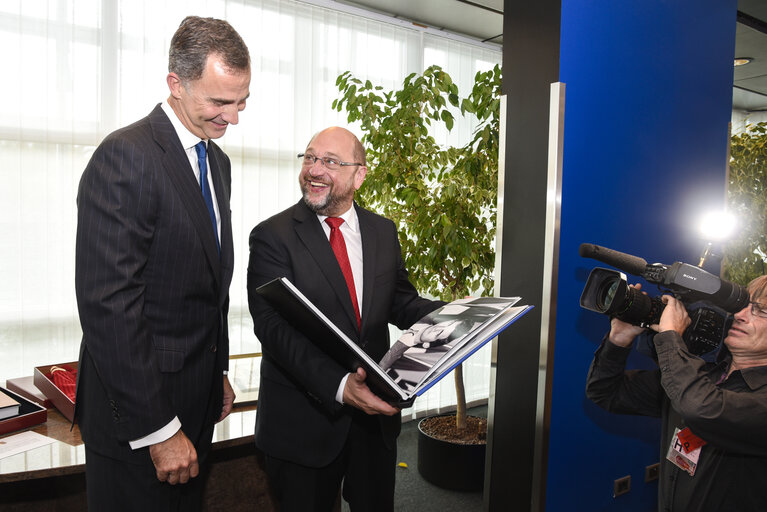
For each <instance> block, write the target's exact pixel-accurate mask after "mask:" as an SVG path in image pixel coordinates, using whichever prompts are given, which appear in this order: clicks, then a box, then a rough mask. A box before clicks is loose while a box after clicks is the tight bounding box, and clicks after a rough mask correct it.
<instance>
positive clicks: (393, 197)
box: [333, 66, 501, 487]
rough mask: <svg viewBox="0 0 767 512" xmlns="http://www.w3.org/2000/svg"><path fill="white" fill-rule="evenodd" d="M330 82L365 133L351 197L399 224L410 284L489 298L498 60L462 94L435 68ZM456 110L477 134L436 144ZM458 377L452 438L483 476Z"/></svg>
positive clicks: (339, 104)
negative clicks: (387, 78) (464, 443)
mask: <svg viewBox="0 0 767 512" xmlns="http://www.w3.org/2000/svg"><path fill="white" fill-rule="evenodd" d="M336 85H337V86H338V89H339V93H340V98H339V99H337V100H335V101H334V102H333V108H334V109H336V110H338V111H339V112H340V111H342V110H345V111H346V112H347V117H348V120H349V122H352V123H354V122H359V123H360V125H361V129H362V131H363V133H364V135H363V137H362V143H363V144H364V146H365V148H366V150H367V155H368V166H369V169H368V179H366V180H365V182H364V184H363V186H362V187H361V188H360V190H359V192H358V195H357V200H358V202H359V203H360V204H361V205H362V206H364V207H366V208H369V209H371V210H374V211H376V212H378V213H380V214H381V215H383V216H385V217H388V218H390V219H391V220H393V221H394V222H395V223H396V225H397V227H398V229H399V234H400V243H401V244H402V250H403V254H404V256H403V257H404V259H405V264H406V266H407V268H408V270H409V272H410V276H411V280H412V281H413V283H414V284H415V285H416V287H417V288H418V289H419V290H421V291H425V292H427V293H429V294H431V295H433V296H435V297H439V298H441V299H443V300H446V301H451V300H454V299H456V298H460V297H465V296H468V295H488V294H492V291H493V284H494V283H493V270H494V266H495V250H494V244H495V214H496V199H497V192H498V135H499V133H498V132H499V119H500V86H501V70H500V68H499V66H495V68H493V69H491V70H489V71H487V72H480V73H477V75H476V76H475V82H474V86H473V88H472V90H471V92H470V93H469V95H468V96H467V97H465V98H461V97H460V96H459V91H458V87H457V86H456V84H454V83H453V81H452V79H451V78H450V75H448V74H447V73H446V72H445V71H443V70H442V69H441V68H440V67H439V66H431V67H429V68H427V69H426V70H425V71H424V72H423V73H422V74H420V75H419V74H415V73H414V74H411V75H409V76H407V77H406V78H405V80H404V81H403V84H402V88H401V89H399V90H395V91H384V90H383V88H382V87H380V86H377V85H374V84H372V83H371V82H370V81H366V82H364V83H363V82H362V81H361V80H359V79H357V78H355V77H354V76H352V75H351V73H350V72H348V71H347V72H345V73H343V74H341V75H340V76H339V77H338V79H337V81H336ZM455 115H461V116H465V115H474V116H476V119H477V121H478V126H477V128H476V130H475V131H474V133H473V137H472V139H471V140H470V141H469V142H468V143H467V144H466V145H464V146H462V147H443V146H440V145H439V144H438V143H437V142H436V141H435V139H434V137H433V136H432V135H431V133H430V131H431V130H433V128H434V127H435V126H438V125H442V126H444V127H445V128H446V129H447V130H451V129H452V128H453V124H454V120H455V117H454V116H455ZM455 383H456V399H457V411H456V416H455V418H456V419H455V429H453V430H454V432H453V433H452V435H453V437H454V438H456V439H457V442H459V443H460V442H461V438H467V437H480V438H481V439H482V443H483V444H482V445H481V449H482V460H481V462H480V464H481V469H480V471H479V475H480V477H481V475H482V472H483V470H484V434H485V432H486V422H485V421H484V419H482V418H468V417H467V414H466V399H465V393H464V386H463V372H462V367H461V366H459V367H457V368H456V370H455ZM422 424H423V422H422ZM419 428H422V425H419ZM422 430H423V428H422ZM477 430H480V432H477ZM419 451H420V441H419ZM440 464H441V463H440ZM419 469H422V460H421V458H420V457H419ZM448 471H449V472H451V473H453V474H454V477H457V476H458V475H455V471H453V470H448ZM471 471H474V472H475V473H476V471H475V470H473V469H472V470H471ZM421 473H422V474H423V473H424V471H423V470H422V471H421ZM424 476H425V477H426V478H427V479H428V477H427V476H426V475H424ZM457 481H458V482H461V481H462V479H461V478H457ZM434 483H439V482H434ZM481 485H482V483H481V480H480V482H479V486H480V487H481ZM473 486H474V485H472V487H473Z"/></svg>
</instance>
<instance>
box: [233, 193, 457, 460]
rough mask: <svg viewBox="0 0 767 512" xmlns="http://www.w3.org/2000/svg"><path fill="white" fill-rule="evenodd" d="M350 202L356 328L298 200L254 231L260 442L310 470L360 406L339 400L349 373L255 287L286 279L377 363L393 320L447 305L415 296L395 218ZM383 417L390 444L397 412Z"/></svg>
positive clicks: (339, 440) (313, 224)
mask: <svg viewBox="0 0 767 512" xmlns="http://www.w3.org/2000/svg"><path fill="white" fill-rule="evenodd" d="M355 208H356V209H357V217H358V219H359V226H360V233H361V235H362V259H363V286H362V295H363V298H362V326H361V331H360V330H359V329H358V327H357V319H356V316H355V313H354V308H353V306H352V302H351V298H350V296H349V289H348V288H347V286H346V281H345V280H344V277H343V274H342V273H341V268H340V266H339V265H338V261H337V260H336V257H335V255H334V254H333V249H331V247H330V243H329V242H328V239H327V237H326V236H325V233H324V232H323V230H322V226H321V225H320V223H319V221H318V219H317V216H316V214H314V213H313V212H312V211H311V210H309V208H308V207H307V206H306V205H305V204H304V202H303V200H301V201H299V202H298V203H297V204H296V205H295V206H293V207H291V208H288V209H287V210H285V211H283V212H282V213H279V214H277V215H275V216H274V217H272V218H270V219H268V220H265V221H264V222H262V223H261V224H259V225H258V226H256V227H255V228H254V229H253V231H252V232H251V234H250V261H249V263H248V302H249V306H250V312H251V315H252V316H253V323H254V327H255V332H256V336H258V339H259V341H260V342H261V346H262V352H263V358H262V361H261V384H260V388H259V398H258V414H257V415H256V434H255V437H256V445H257V446H258V447H259V448H260V449H261V450H262V451H264V452H265V453H267V454H269V455H271V456H273V457H276V458H280V459H283V460H289V461H291V462H296V463H298V464H303V465H305V466H310V467H322V466H326V465H327V464H329V463H330V462H331V461H333V460H334V459H335V458H336V457H337V456H338V454H339V453H340V452H341V450H342V448H343V446H344V442H345V441H346V437H347V435H348V432H349V428H350V425H351V422H352V421H353V418H354V416H355V415H356V414H358V413H359V414H363V415H364V413H361V412H360V411H357V410H356V409H352V408H351V407H346V406H341V405H340V404H339V403H338V402H336V401H335V395H336V390H337V389H338V385H339V383H340V382H341V379H342V377H343V376H344V375H345V374H346V373H347V370H346V369H345V368H342V367H341V366H340V365H338V363H336V362H335V361H334V360H333V359H331V358H330V357H329V356H328V355H326V354H325V353H323V352H322V351H320V349H318V348H317V347H316V346H315V345H314V344H313V343H312V342H311V341H310V340H308V339H307V338H306V337H305V336H304V335H303V334H301V333H300V332H299V331H298V330H297V329H296V328H295V327H294V326H292V325H291V324H290V320H289V319H288V320H285V319H284V318H282V317H281V316H280V315H279V313H277V312H276V311H275V310H274V309H272V308H271V306H269V304H268V303H267V302H266V301H265V300H264V299H262V298H261V297H260V296H259V295H258V294H257V293H256V288H257V287H258V286H260V285H262V284H264V283H266V282H268V281H270V280H272V279H274V278H276V277H287V278H288V279H290V281H291V282H292V283H293V284H295V285H296V286H297V287H298V288H299V289H300V290H301V292H302V293H303V294H304V295H306V297H307V298H309V300H311V301H312V302H313V303H314V304H315V305H317V307H318V308H320V309H321V310H322V312H323V313H324V314H325V315H326V316H327V317H328V318H330V320H332V321H333V322H334V323H335V324H336V325H337V326H338V327H339V329H341V330H342V331H344V333H346V335H347V336H349V338H350V339H352V340H354V341H356V342H357V343H358V344H359V345H360V346H362V347H363V349H364V350H365V352H367V353H368V354H369V355H370V356H371V357H372V358H373V359H374V360H375V361H378V360H380V359H381V357H383V355H384V353H385V352H386V351H387V350H388V349H389V327H388V324H389V323H392V324H394V325H397V326H399V327H401V328H406V327H410V325H412V324H413V323H414V322H416V321H417V320H419V319H420V318H422V317H423V316H424V315H426V314H427V313H429V312H431V311H432V310H434V309H436V308H437V307H439V306H440V305H442V304H444V303H443V302H439V301H430V300H427V299H424V298H422V297H419V296H418V293H417V291H416V290H415V288H414V287H413V285H412V284H410V281H409V280H408V275H407V271H406V270H405V265H404V263H403V261H402V255H401V249H400V244H399V240H398V238H397V230H396V228H395V226H394V223H393V222H392V221H390V220H388V219H385V218H383V217H381V216H379V215H376V214H374V213H372V212H369V211H367V210H365V209H363V208H360V207H358V206H356V205H355ZM379 418H380V430H381V431H380V435H381V436H382V437H383V440H384V442H386V443H387V444H388V445H389V446H393V444H394V442H395V439H396V436H397V435H398V434H399V428H400V421H401V420H400V416H399V415H396V416H393V417H389V416H379ZM371 462H373V461H371Z"/></svg>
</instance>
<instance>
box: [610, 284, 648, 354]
mask: <svg viewBox="0 0 767 512" xmlns="http://www.w3.org/2000/svg"><path fill="white" fill-rule="evenodd" d="M629 286H630V287H631V288H635V289H636V290H637V291H641V290H642V285H641V284H636V285H633V284H632V285H629ZM642 293H644V292H642ZM643 331H644V328H642V327H638V326H636V325H631V324H630V323H627V322H624V321H623V320H618V319H617V318H615V317H613V318H611V319H610V335H609V336H608V339H609V340H610V342H611V343H612V344H613V345H618V346H619V347H630V346H631V344H632V343H633V342H634V338H636V337H637V336H639V335H640V334H642V332H643Z"/></svg>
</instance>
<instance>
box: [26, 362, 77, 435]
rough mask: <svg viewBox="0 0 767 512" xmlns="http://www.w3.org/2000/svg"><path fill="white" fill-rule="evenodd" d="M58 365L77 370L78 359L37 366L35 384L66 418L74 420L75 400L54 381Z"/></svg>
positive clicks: (65, 368)
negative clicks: (54, 373) (54, 372)
mask: <svg viewBox="0 0 767 512" xmlns="http://www.w3.org/2000/svg"><path fill="white" fill-rule="evenodd" d="M57 367H58V368H63V369H64V370H69V371H74V372H76V371H77V361H74V362H71V363H58V364H52V365H48V366H36V367H35V375H34V382H35V386H37V388H38V389H39V390H40V391H41V392H42V393H43V395H45V396H46V397H47V398H48V399H50V401H51V402H53V405H54V406H55V407H56V409H58V410H59V412H60V413H61V414H62V415H63V416H64V417H65V418H66V419H68V420H69V421H72V418H74V415H75V402H74V400H72V399H71V398H69V397H68V396H67V395H66V394H65V393H64V392H63V391H62V390H61V389H59V388H58V386H56V384H55V383H54V382H53V371H55V369H56V368H57Z"/></svg>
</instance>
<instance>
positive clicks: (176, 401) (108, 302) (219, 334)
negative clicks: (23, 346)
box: [75, 105, 234, 463]
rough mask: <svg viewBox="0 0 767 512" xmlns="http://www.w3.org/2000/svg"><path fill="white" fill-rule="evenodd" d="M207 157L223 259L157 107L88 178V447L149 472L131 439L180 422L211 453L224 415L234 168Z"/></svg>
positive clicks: (84, 367)
mask: <svg viewBox="0 0 767 512" xmlns="http://www.w3.org/2000/svg"><path fill="white" fill-rule="evenodd" d="M208 155H209V156H208V158H209V162H210V170H211V173H212V176H213V180H214V187H215V190H216V197H217V200H218V207H219V211H220V216H221V252H220V255H219V253H218V250H217V248H216V240H215V234H214V231H213V227H212V226H211V222H210V217H209V215H208V210H207V209H206V207H205V203H204V200H203V198H202V194H201V193H200V186H199V184H198V183H197V182H196V180H195V178H194V173H193V172H192V169H191V168H190V165H189V160H188V158H187V156H186V153H185V152H184V149H183V148H182V147H181V142H180V141H179V139H178V136H177V135H176V132H175V130H174V128H173V125H172V124H171V122H170V120H169V119H168V117H167V116H166V115H165V113H164V112H163V110H162V109H161V108H160V106H159V105H158V106H157V107H156V108H155V109H154V110H153V111H152V112H151V113H150V114H149V115H148V116H147V117H145V118H144V119H142V120H140V121H138V122H136V123H134V124H132V125H130V126H127V127H125V128H122V129H120V130H117V131H116V132H114V133H112V134H111V135H109V136H108V137H107V138H106V139H104V141H103V142H102V143H101V145H99V147H98V148H97V149H96V151H95V152H94V154H93V157H92V158H91V160H90V162H89V163H88V166H87V167H86V169H85V171H84V173H83V175H82V178H81V180H80V187H79V190H78V197H77V206H78V222H77V247H76V272H75V288H76V292H77V305H78V309H79V313H80V323H81V325H82V328H83V339H82V344H81V348H80V366H79V375H78V386H77V400H76V415H77V420H78V422H79V425H80V430H81V432H82V435H83V439H84V441H85V443H86V444H87V445H88V446H89V448H90V449H92V450H94V451H97V452H99V453H101V454H103V455H107V456H111V457H114V458H117V459H119V460H132V461H136V460H139V461H144V462H148V463H151V461H150V460H149V456H148V450H146V449H144V450H136V451H132V450H131V449H130V447H129V446H128V441H130V440H134V439H139V438H141V437H143V436H145V435H148V434H150V433H152V432H155V431H156V430H158V429H159V428H161V427H163V426H164V425H166V424H168V423H169V422H170V421H171V420H172V419H173V417H174V416H178V418H179V419H180V420H181V424H182V430H183V431H184V433H185V434H186V435H187V436H188V437H189V438H190V440H191V441H192V442H193V443H195V446H196V447H197V449H198V451H200V450H201V449H202V451H203V452H204V451H205V450H206V449H207V447H209V445H210V441H211V439H210V435H209V431H208V434H207V435H204V436H201V433H202V432H204V431H205V430H206V429H208V428H209V427H211V426H212V425H213V423H214V422H215V421H216V419H218V416H219V415H220V413H221V401H222V393H223V386H222V381H223V376H222V372H223V370H224V369H226V368H227V361H228V356H229V339H228V332H227V331H228V329H227V312H228V307H229V298H228V290H229V283H230V282H231V279H232V268H233V264H234V252H233V249H232V224H231V212H230V208H229V196H230V185H231V175H230V164H229V159H228V157H227V156H226V155H225V154H224V153H223V151H221V149H220V148H219V147H218V146H216V145H215V144H214V143H213V142H210V143H209V149H208Z"/></svg>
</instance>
